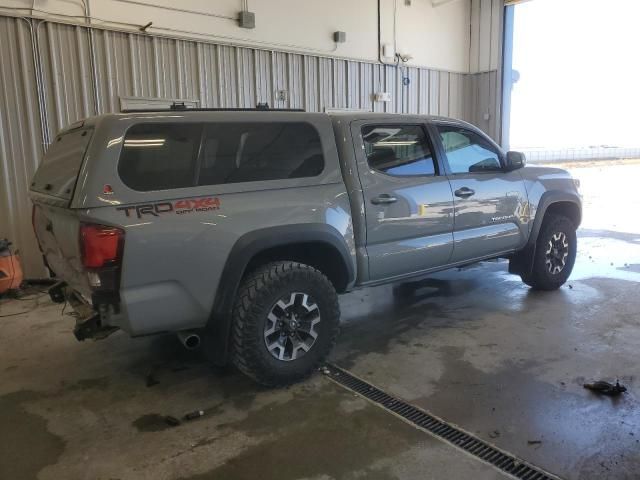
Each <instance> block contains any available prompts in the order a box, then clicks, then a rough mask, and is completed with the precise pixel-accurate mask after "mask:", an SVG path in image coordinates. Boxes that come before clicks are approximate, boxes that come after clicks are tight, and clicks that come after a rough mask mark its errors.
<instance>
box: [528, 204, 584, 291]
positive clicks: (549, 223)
mask: <svg viewBox="0 0 640 480" xmlns="http://www.w3.org/2000/svg"><path fill="white" fill-rule="evenodd" d="M557 233H563V234H564V235H565V236H566V239H567V241H568V244H569V247H568V256H567V258H566V263H565V265H564V268H563V269H562V270H561V271H560V272H558V273H551V272H550V271H549V269H548V268H547V264H546V260H547V258H546V256H547V253H546V252H547V249H548V244H549V241H550V240H551V239H552V237H553V235H555V234H557ZM576 251H577V237H576V227H575V225H574V224H573V222H572V221H571V220H570V219H569V218H567V217H565V216H563V215H556V214H548V215H546V216H545V218H544V220H543V222H542V227H541V228H540V233H539V234H538V238H537V240H536V248H535V253H534V258H533V267H532V269H531V272H530V273H528V274H521V275H520V277H521V278H522V281H523V282H524V283H526V284H527V285H529V286H530V287H531V288H533V289H535V290H557V289H558V288H560V287H561V286H562V285H564V283H565V282H566V281H567V279H568V278H569V275H571V271H572V270H573V265H574V263H575V260H576Z"/></svg>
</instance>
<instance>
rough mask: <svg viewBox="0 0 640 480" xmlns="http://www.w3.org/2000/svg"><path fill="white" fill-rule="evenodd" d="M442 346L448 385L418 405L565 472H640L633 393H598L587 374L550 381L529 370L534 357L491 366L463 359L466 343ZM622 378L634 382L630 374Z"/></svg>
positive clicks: (638, 422)
mask: <svg viewBox="0 0 640 480" xmlns="http://www.w3.org/2000/svg"><path fill="white" fill-rule="evenodd" d="M440 350H441V352H442V355H443V358H444V364H445V366H446V367H445V372H444V374H443V376H442V378H445V379H446V385H447V388H440V389H437V390H436V391H435V393H433V394H432V395H430V396H428V397H424V398H419V399H416V400H415V403H416V404H417V405H418V406H421V407H422V408H425V409H427V410H428V411H430V412H431V413H433V414H435V415H441V416H444V417H445V418H446V419H447V420H448V421H451V422H453V423H455V424H457V425H460V426H462V427H463V428H466V429H467V430H469V431H472V432H474V433H476V434H478V436H480V437H482V438H483V439H484V440H487V441H490V442H492V443H494V444H496V445H497V446H498V447H501V448H504V449H506V450H508V451H511V452H513V453H515V454H516V455H518V456H520V457H523V458H526V459H527V460H528V461H531V462H532V463H534V464H537V465H540V466H542V467H543V468H546V469H548V470H550V471H552V472H554V473H556V474H559V475H560V476H561V477H562V478H580V479H582V478H607V475H608V474H609V473H610V474H611V475H617V476H612V477H611V478H616V479H617V478H637V477H635V476H629V475H631V472H637V470H638V467H640V459H639V458H638V456H637V455H636V454H635V452H637V449H638V445H640V443H639V442H636V440H637V439H636V438H635V435H636V433H637V429H638V428H640V415H639V414H638V409H637V407H638V402H637V400H636V399H635V398H634V396H633V395H625V396H621V397H617V398H608V397H601V396H597V395H594V394H593V393H591V392H588V391H585V390H584V389H583V387H582V385H583V384H584V382H585V381H586V380H585V378H584V377H576V378H567V379H566V380H565V381H563V382H561V383H559V384H557V385H550V384H549V383H546V382H543V381H540V380H539V379H537V378H536V377H535V376H533V375H531V374H530V373H529V371H530V370H531V369H535V367H536V363H535V362H532V361H519V359H517V358H514V359H513V361H512V363H510V364H507V365H505V366H504V368H502V369H500V370H498V371H496V372H492V373H486V372H483V371H481V370H478V369H476V368H475V367H474V366H473V364H472V363H470V362H468V361H466V360H463V357H464V350H463V349H461V348H457V347H449V346H444V347H440ZM620 380H621V382H623V381H624V382H625V383H627V384H628V385H629V386H632V385H633V378H632V377H621V378H620ZM603 418H606V419H607V421H606V422H603ZM612 459H613V460H612Z"/></svg>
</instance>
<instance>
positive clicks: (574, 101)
mask: <svg viewBox="0 0 640 480" xmlns="http://www.w3.org/2000/svg"><path fill="white" fill-rule="evenodd" d="M513 68H514V69H515V70H518V71H519V72H520V80H519V81H518V82H517V83H516V84H515V85H514V86H513V90H512V97H511V101H512V105H511V142H510V143H511V148H514V149H518V148H533V147H542V148H567V147H588V146H599V145H609V146H621V147H623V146H627V147H640V116H639V115H640V0H532V1H530V2H525V3H522V4H519V5H517V6H516V7H515V13H514V44H513Z"/></svg>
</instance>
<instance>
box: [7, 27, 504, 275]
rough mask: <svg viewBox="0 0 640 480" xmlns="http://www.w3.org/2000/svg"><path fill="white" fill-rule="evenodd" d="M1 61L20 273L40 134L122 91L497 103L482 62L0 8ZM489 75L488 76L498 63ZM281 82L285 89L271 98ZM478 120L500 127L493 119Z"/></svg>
mask: <svg viewBox="0 0 640 480" xmlns="http://www.w3.org/2000/svg"><path fill="white" fill-rule="evenodd" d="M32 29H33V35H32V33H31V31H32ZM34 52H35V55H34ZM0 62H1V63H0V64H1V65H2V68H1V69H0V88H1V89H2V91H1V92H0V166H1V170H0V172H1V174H2V178H1V179H0V180H1V183H0V185H1V186H2V187H1V188H2V192H1V194H0V237H5V236H6V237H8V238H10V239H11V240H13V241H14V242H15V244H16V245H17V246H18V247H19V248H20V249H21V250H22V252H23V257H24V263H25V271H26V273H27V275H29V276H40V275H42V274H43V273H44V272H43V270H42V267H41V262H40V254H39V252H38V249H37V246H36V243H35V241H34V238H33V235H32V232H31V224H30V211H31V207H30V204H29V200H28V196H27V192H28V186H29V182H30V178H31V176H32V175H33V173H34V170H35V168H36V167H37V165H38V163H39V161H40V159H41V158H42V154H43V151H44V149H45V148H46V146H47V145H46V143H50V142H51V140H52V139H53V138H54V136H55V134H56V132H57V131H58V130H60V129H61V128H63V127H65V126H66V125H68V124H70V123H73V122H75V121H77V120H79V119H81V118H84V117H86V116H89V115H94V114H103V113H108V112H117V111H119V108H120V102H119V99H120V97H145V98H181V99H188V100H194V101H197V102H198V103H199V105H200V106H202V107H253V106H255V105H256V104H257V103H260V102H267V103H269V105H271V106H272V107H288V108H304V109H305V110H307V111H324V110H325V109H335V108H350V109H364V110H373V111H384V112H407V113H423V114H426V113H431V114H441V115H450V116H455V117H461V118H464V119H467V120H471V121H475V122H476V123H478V121H477V120H478V118H479V114H480V113H481V112H484V111H485V109H489V110H491V109H494V110H495V105H496V104H497V102H496V101H494V100H495V98H496V96H495V95H493V96H491V95H492V94H491V91H490V90H491V88H494V87H495V83H494V84H492V83H491V78H487V79H485V78H484V76H483V75H485V74H479V75H480V77H479V78H477V79H476V78H475V77H476V76H475V75H463V74H457V73H448V72H440V71H435V70H428V69H421V68H413V67H412V68H402V69H400V68H396V67H394V66H390V65H381V64H372V63H366V62H357V61H351V60H343V59H335V58H327V57H318V56H313V55H302V54H295V53H286V52H278V51H268V50H257V49H251V48H242V47H234V46H229V45H217V44H214V43H208V42H198V41H191V40H182V39H171V38H166V37H156V36H152V35H146V34H139V33H134V32H131V33H128V32H120V31H110V30H105V29H100V28H88V27H86V26H81V25H69V24H61V23H55V22H44V21H37V20H26V19H19V18H11V17H1V16H0ZM39 64H41V67H42V68H41V70H39V69H38V68H36V67H37V65H39ZM39 71H41V77H42V81H41V82H40V83H41V84H42V85H41V88H38V85H37V82H38V78H39V75H38V72H39ZM488 75H493V76H494V82H495V72H493V73H492V74H488ZM405 77H406V78H408V79H409V82H408V83H407V82H406V81H405V82H403V78H405ZM405 83H406V84H405ZM476 87H477V88H476ZM279 90H282V91H284V92H285V98H284V100H279V99H278V96H277V92H278V91H279ZM383 91H385V92H389V93H390V94H391V98H392V101H391V102H385V103H383V102H374V101H373V95H374V94H375V93H376V92H383ZM470 105H472V106H470ZM492 112H493V113H491V114H490V115H491V118H492V119H493V118H494V114H495V111H493V110H492ZM41 125H42V126H43V128H41ZM480 126H481V127H483V128H485V129H487V131H489V132H490V133H491V132H492V133H493V134H495V133H496V132H497V130H496V128H495V127H494V126H493V122H489V124H486V122H485V124H480ZM43 143H44V144H45V145H43Z"/></svg>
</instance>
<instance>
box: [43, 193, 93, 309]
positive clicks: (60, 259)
mask: <svg viewBox="0 0 640 480" xmlns="http://www.w3.org/2000/svg"><path fill="white" fill-rule="evenodd" d="M32 200H33V202H34V208H33V228H34V230H35V232H36V236H37V237H38V243H39V244H40V248H41V249H42V253H43V254H44V256H45V258H46V260H47V264H48V266H49V268H50V269H51V270H52V271H53V273H55V275H56V277H57V278H59V279H61V280H64V281H65V282H67V284H69V286H71V287H72V288H74V289H76V290H78V291H79V292H80V293H82V294H83V295H84V296H85V297H86V298H91V288H90V287H89V282H88V279H87V275H86V273H85V271H84V267H83V265H82V259H81V254H80V220H79V218H78V215H77V211H76V210H71V209H69V208H65V207H61V206H56V205H48V204H46V203H44V202H43V201H42V200H40V199H38V197H36V196H32Z"/></svg>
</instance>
